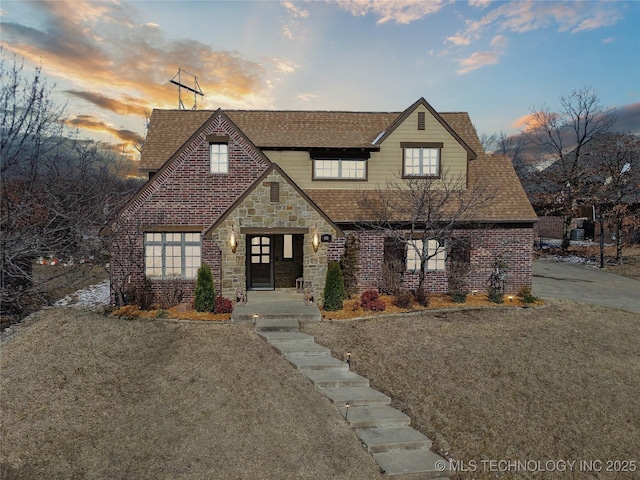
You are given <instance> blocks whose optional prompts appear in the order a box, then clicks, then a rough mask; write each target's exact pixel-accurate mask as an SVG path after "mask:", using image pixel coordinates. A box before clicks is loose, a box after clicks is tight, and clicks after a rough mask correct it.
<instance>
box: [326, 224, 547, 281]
mask: <svg viewBox="0 0 640 480" xmlns="http://www.w3.org/2000/svg"><path fill="white" fill-rule="evenodd" d="M345 234H347V235H356V236H358V238H359V239H360V255H359V258H360V273H359V277H358V290H359V291H361V292H362V291H364V290H366V289H368V288H377V286H378V280H379V278H380V271H381V267H382V262H383V259H384V258H383V257H384V238H385V236H386V235H385V233H384V232H379V231H376V232H364V231H361V230H358V231H345ZM452 234H453V236H454V237H465V238H467V239H468V240H469V241H470V242H471V271H470V272H469V275H468V276H467V281H468V284H469V289H471V290H478V292H481V293H484V292H486V291H487V281H488V279H489V276H490V275H491V265H492V263H493V262H494V261H495V260H496V259H497V258H498V257H501V258H502V259H504V260H505V261H506V263H507V265H508V270H507V280H506V284H505V291H506V293H516V292H517V291H518V290H519V289H520V288H521V287H523V286H528V287H531V280H532V279H531V276H532V271H531V268H532V261H533V257H532V250H533V243H534V238H535V237H534V231H533V228H509V227H508V226H503V227H501V228H497V227H494V228H480V229H466V230H454V231H453V232H452ZM343 253H344V239H339V241H336V242H334V243H333V244H332V245H331V247H330V249H329V260H338V259H339V258H340V256H341V255H342V254H343ZM418 275H419V274H418V273H414V272H407V273H405V275H404V285H405V287H406V288H407V289H409V290H415V289H416V288H417V287H418V283H419V278H418ZM425 284H426V289H427V290H428V291H430V292H432V293H446V292H447V291H448V284H447V274H446V272H444V271H433V272H427V273H426V277H425Z"/></svg>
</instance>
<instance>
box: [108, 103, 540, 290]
mask: <svg viewBox="0 0 640 480" xmlns="http://www.w3.org/2000/svg"><path fill="white" fill-rule="evenodd" d="M140 169H141V170H142V171H143V172H146V173H148V175H149V180H148V182H147V183H146V184H145V185H144V186H143V187H142V188H141V189H140V191H139V192H137V194H136V195H135V196H134V197H133V198H132V199H131V201H130V202H129V203H128V204H127V205H126V207H125V208H124V209H123V211H122V212H121V214H120V217H119V219H118V220H117V221H116V222H115V223H114V224H113V225H112V227H111V232H112V239H113V240H112V252H111V253H112V262H111V277H112V290H113V291H114V295H115V292H116V291H117V290H119V289H130V288H133V286H135V285H138V284H140V283H141V282H143V281H144V280H145V278H146V279H149V280H150V281H151V284H152V285H153V288H156V289H158V290H160V289H161V288H162V285H163V282H166V280H167V279H172V281H174V282H175V281H179V282H181V284H182V286H183V288H184V290H185V292H186V298H190V297H192V295H193V290H194V286H195V278H196V272H197V270H198V267H199V266H200V264H201V262H205V263H207V264H208V265H209V266H210V267H211V269H212V271H213V275H214V279H215V282H216V286H217V291H218V292H221V293H222V294H223V295H224V296H226V297H228V298H234V294H235V292H236V290H237V289H241V290H256V289H261V290H272V289H278V288H290V287H294V286H295V285H296V279H299V278H302V279H304V283H305V286H307V287H308V286H312V287H313V289H314V290H315V292H316V293H317V294H320V293H321V292H322V290H323V288H324V282H325V276H326V271H327V265H328V262H329V261H331V260H336V259H339V258H340V256H341V255H342V254H343V252H344V245H345V238H346V236H348V235H356V236H357V237H358V238H359V240H360V251H359V263H360V273H359V276H358V287H359V289H360V290H364V289H366V288H372V287H374V288H375V287H376V286H377V282H378V280H379V277H380V274H381V268H382V265H383V263H384V262H385V248H388V242H386V240H388V237H389V236H388V234H387V233H385V231H384V229H380V228H369V227H368V221H369V220H374V219H373V218H367V216H368V215H369V214H370V212H369V211H368V209H367V208H366V206H365V204H364V203H363V201H362V198H363V195H364V194H365V193H366V192H374V191H376V192H380V191H384V189H385V188H387V185H388V183H389V181H400V182H401V181H402V179H411V178H435V179H438V178H442V177H443V176H456V177H457V178H459V179H462V180H463V182H462V185H464V186H465V188H471V187H470V186H472V185H479V184H482V185H484V186H486V187H487V188H488V189H490V190H491V191H492V195H491V198H490V200H487V201H486V202H484V203H482V204H481V205H478V206H476V207H474V209H473V212H469V215H468V216H467V217H466V218H465V219H464V220H465V221H464V222H463V221H462V220H461V221H460V222H458V223H459V224H456V225H454V226H453V227H452V228H453V229H458V230H459V231H460V232H462V233H461V234H464V236H465V237H466V238H471V239H472V240H473V241H472V242H471V244H470V245H471V246H470V253H469V256H470V258H469V262H470V266H471V268H470V271H469V273H468V278H467V281H468V284H469V287H470V288H471V289H475V290H478V291H486V288H487V280H488V278H489V276H490V275H491V268H492V264H493V262H494V261H495V259H496V258H497V256H503V257H504V258H506V259H507V262H508V272H507V274H508V278H507V285H506V288H507V290H508V291H516V290H517V289H518V288H520V287H521V286H530V285H531V262H532V245H533V242H534V237H533V235H534V234H533V226H534V223H535V222H536V215H535V213H534V211H533V209H532V208H531V205H530V203H529V201H528V199H527V197H526V195H525V193H524V191H523V189H522V186H521V184H520V181H519V179H518V177H517V175H516V174H515V172H514V169H513V167H512V166H511V164H510V162H509V161H508V159H506V158H503V157H492V156H488V155H486V154H485V153H484V151H483V148H482V146H481V144H480V141H479V139H478V136H477V134H476V132H475V129H474V127H473V125H472V124H471V120H470V119H469V116H468V115H467V114H466V113H437V112H436V111H435V110H434V109H433V108H432V107H431V106H430V105H429V104H428V103H427V102H426V101H425V100H424V99H419V100H418V101H416V102H415V103H414V104H413V105H411V106H410V107H409V108H407V109H406V110H405V111H403V112H343V111H255V110H253V111H240V110H227V111H223V110H216V111H203V110H198V111H186V110H154V111H153V114H152V115H151V119H150V124H149V130H148V135H147V138H146V140H145V143H144V148H143V152H142V157H141V161H140ZM405 213H407V212H395V213H394V215H397V218H389V219H387V220H389V221H390V222H396V223H395V225H396V226H397V225H402V222H404V221H406V218H403V216H404V215H405ZM375 220H377V219H375ZM454 233H455V232H454ZM434 243H435V244H436V245H437V247H436V248H438V249H439V251H438V254H437V255H434V256H431V257H430V258H429V264H428V272H427V274H426V278H425V288H427V289H428V290H430V291H433V292H446V291H447V289H448V286H447V268H446V265H447V261H448V258H447V245H443V244H442V243H438V242H434ZM405 248H406V245H405ZM429 248H431V247H429ZM387 253H388V252H387ZM404 261H405V262H406V268H405V270H406V271H405V272H404V276H403V278H404V280H403V281H404V282H405V285H406V286H407V288H415V287H416V285H417V273H416V268H417V267H416V263H418V262H416V258H415V255H412V253H411V251H407V252H405V255H404Z"/></svg>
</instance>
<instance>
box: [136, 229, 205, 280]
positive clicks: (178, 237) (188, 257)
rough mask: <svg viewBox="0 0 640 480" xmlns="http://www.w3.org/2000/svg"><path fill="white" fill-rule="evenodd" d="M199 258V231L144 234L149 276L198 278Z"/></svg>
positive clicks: (145, 269)
mask: <svg viewBox="0 0 640 480" xmlns="http://www.w3.org/2000/svg"><path fill="white" fill-rule="evenodd" d="M200 257H201V242H200V234H199V233H189V232H146V233H145V234H144V273H145V275H146V276H147V277H148V278H158V279H166V278H185V279H190V278H196V276H197V275H198V268H200Z"/></svg>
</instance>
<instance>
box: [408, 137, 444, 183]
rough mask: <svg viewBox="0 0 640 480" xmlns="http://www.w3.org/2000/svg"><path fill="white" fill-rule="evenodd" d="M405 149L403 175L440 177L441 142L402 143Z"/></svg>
mask: <svg viewBox="0 0 640 480" xmlns="http://www.w3.org/2000/svg"><path fill="white" fill-rule="evenodd" d="M401 146H402V149H403V152H404V153H403V172H402V173H403V176H405V177H439V176H440V151H441V149H442V144H441V143H425V144H413V143H403V144H401Z"/></svg>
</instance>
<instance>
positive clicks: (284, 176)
mask: <svg viewBox="0 0 640 480" xmlns="http://www.w3.org/2000/svg"><path fill="white" fill-rule="evenodd" d="M274 170H275V171H276V172H277V173H278V174H279V175H280V176H281V177H282V179H283V180H284V181H285V182H287V183H288V184H289V185H291V187H292V188H293V189H294V190H295V191H296V192H298V194H299V195H300V196H301V197H302V198H303V199H304V200H305V201H306V202H307V203H308V204H309V205H310V206H311V208H313V209H314V210H315V211H316V212H318V214H319V215H320V216H321V217H322V218H324V219H325V221H326V222H327V223H328V224H329V225H331V227H333V229H334V230H335V231H336V233H337V235H338V236H340V237H342V236H344V233H343V232H342V229H341V228H340V227H339V226H337V225H336V224H335V223H334V221H333V220H332V219H331V218H330V217H329V216H328V215H327V214H326V213H325V212H324V211H323V210H322V209H321V208H320V207H319V206H318V205H317V204H316V203H315V202H314V201H313V200H312V199H311V198H310V197H309V196H308V195H307V194H306V193H305V192H304V191H303V190H302V189H301V188H300V187H299V186H298V185H297V184H296V183H295V182H294V181H293V180H292V179H291V178H290V177H289V175H287V174H286V173H285V172H284V170H282V168H280V167H279V166H278V165H277V164H275V163H272V164H271V165H269V167H267V169H266V170H265V171H264V172H263V173H262V175H260V176H259V177H258V178H257V179H256V180H255V181H254V182H253V183H252V184H251V186H250V187H249V188H247V189H246V190H245V191H244V193H243V194H242V195H240V196H239V197H238V198H237V199H236V200H235V201H234V202H233V203H232V204H231V206H230V207H229V208H227V210H226V211H225V212H224V213H223V214H222V215H221V216H220V218H218V219H217V220H216V221H215V222H214V224H213V225H211V226H210V227H209V228H208V229H207V230H206V231H205V232H204V234H203V237H208V236H210V235H211V234H212V233H213V231H214V230H215V229H216V228H218V226H220V224H222V222H224V220H225V219H226V218H227V217H228V216H229V215H230V214H231V213H232V212H233V211H234V210H235V209H236V208H237V207H238V206H239V205H240V204H241V203H242V202H243V201H244V200H245V199H246V198H247V197H248V196H249V195H250V194H251V193H252V192H253V191H254V190H255V189H256V188H257V187H258V186H260V185H262V182H263V181H264V180H265V179H266V178H267V177H268V176H269V175H270V174H271V172H273V171H274Z"/></svg>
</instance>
